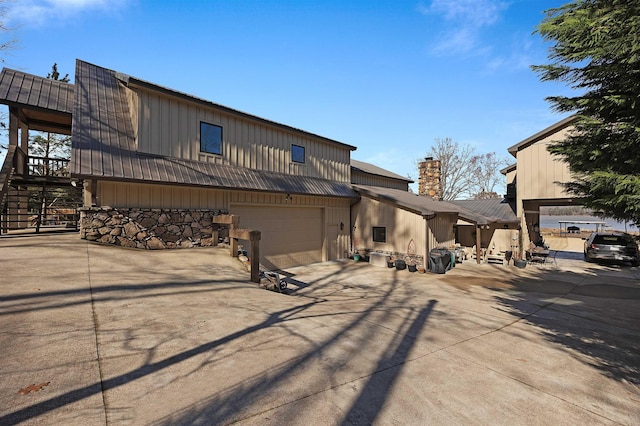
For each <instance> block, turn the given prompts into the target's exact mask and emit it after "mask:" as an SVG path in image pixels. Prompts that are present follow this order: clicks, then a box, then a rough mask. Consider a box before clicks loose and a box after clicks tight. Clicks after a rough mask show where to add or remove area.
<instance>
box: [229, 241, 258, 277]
mask: <svg viewBox="0 0 640 426" xmlns="http://www.w3.org/2000/svg"><path fill="white" fill-rule="evenodd" d="M238 240H245V241H246V240H249V241H251V281H252V282H254V283H258V282H260V231H255V230H250V229H230V230H229V242H230V243H231V246H233V245H234V243H235V246H236V247H238ZM231 255H232V256H233V257H237V256H238V250H237V248H236V251H235V256H234V255H233V252H232V253H231Z"/></svg>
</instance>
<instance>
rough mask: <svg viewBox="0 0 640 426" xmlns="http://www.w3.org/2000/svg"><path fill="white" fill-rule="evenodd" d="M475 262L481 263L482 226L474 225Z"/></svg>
mask: <svg viewBox="0 0 640 426" xmlns="http://www.w3.org/2000/svg"><path fill="white" fill-rule="evenodd" d="M476 262H477V263H478V264H480V263H482V227H481V226H480V225H476Z"/></svg>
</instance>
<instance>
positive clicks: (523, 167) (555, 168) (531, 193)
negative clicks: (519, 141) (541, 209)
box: [517, 128, 571, 200]
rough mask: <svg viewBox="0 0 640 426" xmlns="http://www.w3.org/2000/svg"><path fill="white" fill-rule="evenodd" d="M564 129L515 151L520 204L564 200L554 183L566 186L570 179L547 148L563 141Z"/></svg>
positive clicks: (563, 193) (561, 192) (565, 168)
mask: <svg viewBox="0 0 640 426" xmlns="http://www.w3.org/2000/svg"><path fill="white" fill-rule="evenodd" d="M569 130H570V128H565V129H563V130H562V131H560V132H557V133H555V134H553V135H551V136H549V137H547V138H545V139H542V140H540V141H538V142H536V143H534V144H532V145H530V146H528V147H526V148H524V149H522V150H520V151H518V154H517V155H518V157H517V161H518V168H517V173H518V178H517V192H518V199H520V200H533V199H554V198H566V197H567V194H566V193H565V192H564V191H563V188H562V186H561V185H560V184H558V183H557V182H569V181H570V180H571V175H570V173H569V167H568V166H567V164H566V163H564V162H562V161H560V160H559V159H558V157H555V156H552V155H551V154H550V153H549V151H547V147H548V146H549V144H551V143H552V142H553V141H557V140H562V139H564V138H566V136H567V132H568V131H569Z"/></svg>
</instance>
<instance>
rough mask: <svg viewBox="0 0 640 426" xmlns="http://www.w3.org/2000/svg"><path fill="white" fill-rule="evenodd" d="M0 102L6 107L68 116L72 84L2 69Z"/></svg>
mask: <svg viewBox="0 0 640 426" xmlns="http://www.w3.org/2000/svg"><path fill="white" fill-rule="evenodd" d="M0 100H2V101H5V102H3V103H6V104H8V105H12V104H14V105H20V106H31V107H36V108H42V109H46V110H50V111H51V110H52V111H57V112H62V113H69V114H70V113H71V111H72V108H73V84H69V83H63V82H61V81H58V80H52V79H50V78H44V77H38V76H35V75H32V74H27V73H24V72H22V71H16V70H12V69H9V68H3V70H2V72H1V73H0Z"/></svg>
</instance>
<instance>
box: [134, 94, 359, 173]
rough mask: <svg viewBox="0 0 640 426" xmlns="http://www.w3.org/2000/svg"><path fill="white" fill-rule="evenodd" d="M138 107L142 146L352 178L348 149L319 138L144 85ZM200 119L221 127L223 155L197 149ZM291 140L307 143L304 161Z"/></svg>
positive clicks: (151, 150)
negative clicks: (296, 156) (296, 154)
mask: <svg viewBox="0 0 640 426" xmlns="http://www.w3.org/2000/svg"><path fill="white" fill-rule="evenodd" d="M138 111H139V125H138V131H139V136H138V149H139V150H140V151H142V152H147V153H152V154H160V155H165V156H169V157H176V158H183V159H187V160H194V161H206V162H217V163H223V164H228V165H233V166H238V167H247V168H252V169H257V170H266V171H272V172H277V173H285V174H295V175H299V176H310V177H318V178H323V179H329V180H334V181H339V182H349V181H350V161H349V159H350V150H349V149H348V148H346V147H341V146H338V145H336V144H332V143H328V142H325V141H323V140H322V139H320V138H314V137H313V136H310V135H306V134H302V133H296V132H295V131H293V130H292V131H287V130H286V129H282V128H279V127H277V126H270V125H268V124H266V123H261V122H258V121H251V120H250V119H248V118H246V117H241V116H239V115H233V114H231V113H227V112H225V111H222V110H220V109H216V108H214V107H206V106H204V105H202V104H196V103H189V102H187V101H184V100H182V99H178V98H173V97H169V96H165V95H161V94H158V93H156V92H151V91H147V90H143V89H138ZM201 121H204V122H207V123H210V124H214V125H217V126H221V127H222V137H223V141H222V155H212V154H207V153H201V152H200V122H201ZM292 144H295V145H300V146H303V147H305V160H306V161H305V164H297V163H293V162H292V161H291V145H292Z"/></svg>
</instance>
